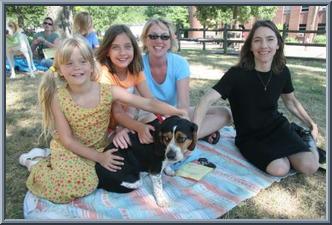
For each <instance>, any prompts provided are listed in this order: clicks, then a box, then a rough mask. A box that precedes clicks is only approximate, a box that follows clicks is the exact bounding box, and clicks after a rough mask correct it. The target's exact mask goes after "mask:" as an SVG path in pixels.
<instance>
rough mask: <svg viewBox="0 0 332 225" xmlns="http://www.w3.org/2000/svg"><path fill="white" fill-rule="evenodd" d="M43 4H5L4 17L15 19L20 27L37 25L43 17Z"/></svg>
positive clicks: (44, 8)
mask: <svg viewBox="0 0 332 225" xmlns="http://www.w3.org/2000/svg"><path fill="white" fill-rule="evenodd" d="M45 12H46V7H45V6H35V5H6V6H5V13H6V19H7V20H8V19H10V20H13V21H15V22H16V23H17V24H18V25H19V26H20V27H21V28H23V29H28V28H35V27H39V26H40V25H41V23H42V21H43V19H44V16H45Z"/></svg>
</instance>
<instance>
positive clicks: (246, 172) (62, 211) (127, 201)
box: [24, 127, 281, 220]
mask: <svg viewBox="0 0 332 225" xmlns="http://www.w3.org/2000/svg"><path fill="white" fill-rule="evenodd" d="M220 132H221V138H220V140H219V142H218V143H217V144H216V145H210V144H208V143H206V142H203V141H199V142H198V144H197V146H196V148H195V150H194V151H193V153H192V155H191V156H190V157H189V158H187V159H186V160H184V161H183V162H181V163H180V164H182V165H184V164H185V163H187V162H189V161H192V160H196V159H198V158H199V157H205V158H207V159H208V160H209V161H210V162H212V163H214V164H215V165H216V166H217V167H216V169H214V170H213V171H212V172H210V173H208V174H207V175H205V176H204V177H203V178H202V179H201V180H199V181H194V180H191V179H187V178H183V177H179V176H175V177H170V176H167V175H163V186H164V191H165V192H166V193H167V195H168V198H169V199H170V206H169V207H166V208H160V207H158V206H157V205H156V202H155V199H154V197H153V194H152V185H151V181H150V179H149V177H148V175H147V174H143V177H144V178H143V186H142V187H140V188H139V189H137V190H135V191H133V192H131V193H127V194H118V193H109V192H107V191H104V190H101V189H98V190H96V191H95V192H93V193H92V194H90V195H88V196H86V197H83V198H80V199H77V200H75V201H73V202H71V203H68V204H54V203H52V202H50V201H47V200H45V199H40V198H38V197H36V196H34V195H33V194H32V193H31V192H27V194H26V196H25V199H24V218H25V219H74V218H76V219H87V220H89V219H94V220H95V219H109V220H140V219H143V220H177V219H216V218H218V217H220V216H222V215H224V214H225V213H226V212H228V211H229V210H231V209H232V208H233V207H235V206H236V205H238V204H239V203H240V202H241V201H243V200H245V199H248V198H250V197H253V196H255V195H256V194H257V193H258V192H259V191H260V190H262V189H264V188H267V187H269V186H270V185H271V184H272V183H273V182H276V181H277V182H278V181H280V179H281V178H280V177H273V176H269V175H267V174H266V173H264V172H262V171H260V170H259V169H257V168H255V167H254V166H253V165H251V164H250V163H249V162H248V161H246V160H245V159H244V158H243V157H242V155H241V153H240V152H239V151H238V149H237V148H236V147H235V145H234V137H235V130H234V129H233V128H232V127H224V128H223V129H221V130H220ZM177 167H181V165H180V166H179V165H177Z"/></svg>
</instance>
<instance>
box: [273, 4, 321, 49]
mask: <svg viewBox="0 0 332 225" xmlns="http://www.w3.org/2000/svg"><path fill="white" fill-rule="evenodd" d="M273 22H274V23H275V24H286V25H287V26H288V29H289V30H318V31H325V29H326V28H325V27H326V6H279V7H278V10H277V12H276V15H275V17H274V18H273ZM288 36H289V37H294V38H296V39H299V40H303V38H304V39H307V38H308V40H307V42H308V41H309V40H311V38H312V36H313V34H312V35H311V36H310V34H307V35H303V33H289V34H288Z"/></svg>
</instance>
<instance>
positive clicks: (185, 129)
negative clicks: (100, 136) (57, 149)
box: [96, 116, 197, 207]
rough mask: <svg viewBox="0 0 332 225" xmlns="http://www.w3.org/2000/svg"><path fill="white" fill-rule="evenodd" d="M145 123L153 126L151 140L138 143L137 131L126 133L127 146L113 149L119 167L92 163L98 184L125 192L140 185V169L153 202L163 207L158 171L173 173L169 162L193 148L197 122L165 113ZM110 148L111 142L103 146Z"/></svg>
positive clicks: (107, 188)
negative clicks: (119, 160) (162, 117)
mask: <svg viewBox="0 0 332 225" xmlns="http://www.w3.org/2000/svg"><path fill="white" fill-rule="evenodd" d="M149 124H151V125H152V126H154V127H155V131H154V134H153V137H154V142H153V143H151V144H141V143H140V141H139V139H138V135H137V134H136V133H135V134H133V133H130V134H129V137H130V140H131V146H129V147H128V148H127V149H119V150H118V151H117V152H115V153H114V154H117V155H119V156H121V157H123V158H124V165H123V166H122V168H121V170H118V171H116V172H111V171H109V170H107V169H106V168H104V167H103V166H101V165H100V164H99V163H96V172H97V175H98V178H99V185H98V188H103V189H105V190H107V191H111V192H117V193H128V192H131V191H133V190H135V189H137V188H138V187H139V186H140V185H141V180H140V172H148V173H149V176H150V178H151V181H152V186H153V194H154V197H155V199H156V202H157V205H158V206H160V207H165V206H167V205H168V200H167V198H166V196H165V195H164V191H163V186H162V179H161V175H162V172H163V171H164V172H165V173H166V174H168V175H171V176H174V175H175V172H174V171H173V170H172V169H171V168H170V167H169V165H171V164H173V163H176V162H178V161H181V160H182V159H183V158H184V155H185V153H186V152H187V151H188V150H189V151H192V150H194V148H195V146H196V142H197V125H196V124H194V123H192V122H190V121H189V120H187V119H184V118H180V117H178V116H171V117H168V118H166V119H165V120H164V121H162V122H159V120H158V119H156V120H154V121H152V122H150V123H149ZM111 148H114V145H113V144H112V143H111V144H110V145H108V146H107V147H106V148H105V150H106V149H111ZM166 168H167V169H166Z"/></svg>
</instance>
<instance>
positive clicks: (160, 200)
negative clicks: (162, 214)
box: [156, 195, 169, 207]
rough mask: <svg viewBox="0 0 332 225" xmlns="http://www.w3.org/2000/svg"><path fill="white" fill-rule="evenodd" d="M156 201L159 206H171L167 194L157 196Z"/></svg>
mask: <svg viewBox="0 0 332 225" xmlns="http://www.w3.org/2000/svg"><path fill="white" fill-rule="evenodd" d="M156 202H157V205H158V206H159V207H168V206H169V201H168V199H167V198H166V196H165V195H159V196H158V197H157V196H156Z"/></svg>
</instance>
